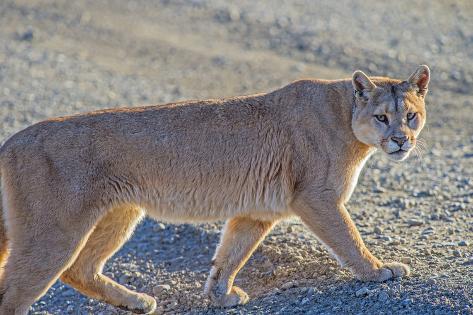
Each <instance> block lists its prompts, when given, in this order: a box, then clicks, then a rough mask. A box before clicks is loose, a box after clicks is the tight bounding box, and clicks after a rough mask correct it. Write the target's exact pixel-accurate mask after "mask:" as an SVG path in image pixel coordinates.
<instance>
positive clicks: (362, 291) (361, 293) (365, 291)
mask: <svg viewBox="0 0 473 315" xmlns="http://www.w3.org/2000/svg"><path fill="white" fill-rule="evenodd" d="M369 292H370V290H369V289H368V288H367V287H363V288H361V289H359V290H358V291H356V292H355V296H356V297H361V296H365V295H368V293H369Z"/></svg>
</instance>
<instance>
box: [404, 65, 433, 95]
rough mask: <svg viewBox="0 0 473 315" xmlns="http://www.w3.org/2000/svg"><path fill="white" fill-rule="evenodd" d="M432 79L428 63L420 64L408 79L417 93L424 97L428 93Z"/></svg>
mask: <svg viewBox="0 0 473 315" xmlns="http://www.w3.org/2000/svg"><path fill="white" fill-rule="evenodd" d="M429 81H430V69H429V67H427V66H426V65H420V66H419V67H417V69H416V71H414V73H413V74H411V76H410V77H409V79H407V82H409V83H410V84H411V85H412V86H413V87H414V89H416V91H417V93H418V94H419V95H420V96H422V97H424V96H425V94H427V90H428V85H429Z"/></svg>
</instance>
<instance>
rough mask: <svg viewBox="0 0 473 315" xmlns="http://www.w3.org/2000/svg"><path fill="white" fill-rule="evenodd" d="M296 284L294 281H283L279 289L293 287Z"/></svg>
mask: <svg viewBox="0 0 473 315" xmlns="http://www.w3.org/2000/svg"><path fill="white" fill-rule="evenodd" d="M296 285H297V283H296V282H295V281H289V282H286V283H284V284H283V285H282V286H281V289H283V290H287V289H290V288H294V287H295V286H296Z"/></svg>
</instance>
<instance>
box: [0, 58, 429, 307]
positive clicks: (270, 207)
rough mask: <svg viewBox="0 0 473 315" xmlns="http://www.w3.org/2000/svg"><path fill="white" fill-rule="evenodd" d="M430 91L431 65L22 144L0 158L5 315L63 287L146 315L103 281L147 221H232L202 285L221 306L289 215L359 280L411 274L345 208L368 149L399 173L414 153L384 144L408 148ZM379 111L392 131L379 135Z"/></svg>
mask: <svg viewBox="0 0 473 315" xmlns="http://www.w3.org/2000/svg"><path fill="white" fill-rule="evenodd" d="M428 78H429V72H428V68H427V67H426V66H421V67H420V68H419V69H418V70H417V71H416V72H415V73H414V74H413V75H412V76H411V78H410V79H409V80H408V81H406V82H400V81H398V80H393V79H388V78H373V79H372V80H370V79H369V78H368V77H366V75H364V74H363V73H362V72H359V71H358V72H355V74H354V76H353V79H352V80H351V81H350V80H338V81H323V80H301V81H297V82H294V83H292V84H290V85H288V86H286V87H283V88H281V89H279V90H277V91H274V92H271V93H268V94H258V95H251V96H244V97H236V98H231V99H222V100H207V101H193V102H182V103H176V104H168V105H163V106H149V107H140V108H128V109H112V110H105V111H98V112H93V113H89V114H84V115H77V116H71V117H63V118H57V119H51V120H48V121H44V122H41V123H38V124H36V125H33V126H31V127H29V128H27V129H25V130H23V131H21V132H19V133H17V134H16V135H14V136H13V137H11V138H10V139H9V140H8V141H7V142H6V143H5V145H4V146H3V147H2V148H1V150H0V172H1V176H2V177H1V182H2V190H3V211H2V212H3V219H4V222H3V224H1V227H0V248H1V252H0V258H1V259H2V261H0V264H4V263H5V260H6V259H7V256H8V260H6V265H5V267H4V270H3V272H2V274H1V282H0V294H1V295H2V296H3V299H2V302H1V305H0V313H1V314H26V313H27V311H28V308H29V307H30V305H31V304H32V303H34V301H35V300H37V299H38V298H39V297H41V295H43V294H44V293H45V292H46V290H47V289H48V288H49V287H50V285H51V284H52V283H54V281H56V280H57V279H58V278H61V279H62V280H63V281H64V282H65V283H67V284H69V285H71V286H73V287H75V288H76V289H77V290H79V291H80V292H82V293H84V294H86V295H88V296H90V297H93V298H97V299H101V300H103V301H106V302H108V303H110V304H113V305H115V306H117V307H121V308H125V309H129V310H133V311H135V312H141V313H148V312H152V311H153V310H154V309H155V307H156V302H155V300H154V299H153V298H152V297H149V296H147V295H145V294H140V293H135V292H132V291H130V290H128V289H126V288H124V287H123V286H121V285H119V284H117V283H116V282H114V281H113V280H111V279H109V278H107V277H106V276H104V275H103V274H102V268H103V265H104V264H105V262H106V260H107V259H108V258H109V257H111V255H113V253H115V252H116V251H117V250H118V249H119V248H120V246H121V245H122V244H123V243H124V242H125V241H126V240H127V239H128V237H129V236H130V234H131V233H132V231H133V229H134V227H135V225H136V223H137V222H138V221H139V220H140V219H141V218H142V217H143V215H144V214H145V213H146V214H147V215H149V216H151V217H154V218H156V219H159V220H165V221H171V222H200V221H211V220H222V219H227V220H228V221H227V224H226V226H225V228H224V230H223V233H222V239H221V243H220V245H219V246H218V248H217V251H216V254H215V258H214V263H213V267H212V270H211V273H210V276H209V280H208V281H207V285H206V292H207V294H208V295H209V297H210V298H211V299H212V300H213V301H214V302H215V303H216V304H218V305H222V306H233V305H237V304H242V303H246V301H247V300H248V296H247V295H246V293H245V292H243V291H242V290H241V289H239V288H237V287H235V286H233V279H234V278H235V276H236V274H237V272H238V271H239V269H240V268H241V267H242V266H243V265H244V263H245V262H246V260H247V259H248V258H249V256H250V255H251V253H252V252H253V251H254V249H255V248H256V247H257V246H258V244H259V242H260V241H261V240H262V239H263V238H264V236H265V235H266V234H267V233H268V232H269V231H270V229H271V228H272V227H273V226H274V224H275V223H276V222H277V221H278V220H281V219H284V218H286V217H288V216H292V215H297V216H299V217H301V218H302V220H303V221H304V222H305V223H306V224H307V225H308V226H309V227H310V228H311V229H312V231H313V232H314V233H315V234H316V235H317V237H318V238H319V239H320V240H321V241H322V242H323V243H324V244H326V245H327V246H328V248H329V249H330V250H331V251H332V252H333V253H334V255H335V256H336V257H337V259H338V260H339V261H340V263H341V264H342V265H345V266H347V267H349V268H351V270H353V272H354V273H355V275H356V276H357V277H359V278H360V279H364V280H375V281H383V280H386V279H389V278H391V277H396V276H402V275H406V274H408V273H409V270H408V268H407V266H405V265H402V264H400V263H391V264H386V263H383V262H381V261H380V260H378V259H376V258H375V257H374V256H373V255H372V254H371V253H370V252H369V251H368V249H367V248H366V247H365V245H364V243H363V241H362V240H361V238H360V235H359V233H358V231H357V230H356V227H355V226H354V224H353V222H352V221H351V219H350V216H349V214H348V212H347V210H346V209H345V207H344V204H345V203H346V202H347V201H348V199H349V198H350V195H351V193H352V191H353V189H354V188H355V186H356V182H357V179H358V175H359V173H360V170H361V168H362V167H363V164H364V163H365V162H366V160H367V158H368V157H369V156H370V155H371V154H372V153H373V152H374V151H375V150H376V148H380V149H382V150H385V151H386V152H387V153H389V155H390V156H391V157H392V158H394V159H397V160H399V159H403V158H405V156H407V154H408V153H409V152H408V151H406V152H404V151H399V152H393V149H392V148H393V143H390V142H389V141H391V142H392V141H394V140H396V139H397V138H396V139H394V140H393V137H398V138H399V137H401V136H402V135H408V142H409V143H406V144H402V145H405V147H406V148H407V149H409V150H410V149H412V147H413V146H414V145H415V137H416V136H417V135H418V134H419V132H420V129H422V126H423V125H424V122H425V108H424V96H425V92H426V90H427V83H428ZM392 86H394V87H395V88H392ZM354 92H355V93H354ZM399 104H402V105H399ZM375 111H376V114H377V115H380V113H381V112H382V113H385V114H386V115H387V116H389V119H390V123H389V124H386V126H384V125H380V123H379V121H376V120H375V119H374V118H373V117H374V116H373V114H374V112H375ZM408 112H416V113H417V116H416V118H415V122H414V121H412V120H410V121H409V122H407V121H406V119H405V116H406V114H407V113H408ZM391 122H392V123H391ZM396 141H399V140H396ZM5 228H6V233H5V231H4V230H5ZM7 239H8V241H7ZM7 243H8V248H7V246H6V244H7ZM8 251H9V255H8Z"/></svg>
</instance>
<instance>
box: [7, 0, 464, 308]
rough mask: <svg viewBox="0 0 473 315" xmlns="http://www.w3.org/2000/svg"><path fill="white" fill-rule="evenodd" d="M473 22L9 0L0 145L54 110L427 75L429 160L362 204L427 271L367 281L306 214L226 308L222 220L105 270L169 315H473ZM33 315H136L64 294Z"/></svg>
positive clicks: (178, 229) (152, 229)
mask: <svg viewBox="0 0 473 315" xmlns="http://www.w3.org/2000/svg"><path fill="white" fill-rule="evenodd" d="M472 16H473V2H470V1H449V0H448V1H427V0H420V1H415V2H413V1H406V0H402V1H392V2H391V3H387V2H381V1H374V0H368V1H363V2H361V1H360V2H358V1H348V0H338V1H329V0H323V1H310V0H299V1H293V0H291V1H288V0H286V1H283V0H273V1H251V0H242V1H238V2H235V3H233V4H231V3H230V1H224V0H188V1H184V0H176V1H172V0H161V1H158V0H156V1H146V0H135V1H132V0H130V1H127V0H95V1H94V0H81V1H66V0H64V1H51V0H40V1H37V0H18V1H12V0H2V1H0V141H2V142H3V141H5V140H6V139H7V138H8V137H9V136H10V135H12V134H13V133H15V132H17V131H19V130H21V129H22V128H24V127H26V126H28V125H30V124H32V123H34V122H38V121H40V120H42V119H45V118H47V117H52V116H60V115H65V114H72V113H79V112H86V111H89V110H93V109H98V108H107V107H117V106H125V105H126V106H136V105H144V104H157V103H165V102H170V101H176V100H184V99H196V98H199V99H200V98H211V97H225V96H234V95H242V94H251V93H255V92H263V91H270V90H272V89H276V88H278V87H280V86H283V85H285V84H287V83H289V82H291V81H293V80H295V79H298V78H304V77H317V78H326V79H331V78H342V77H349V76H350V75H351V73H352V72H353V71H354V70H356V69H362V70H363V71H365V72H366V73H369V74H372V75H389V76H394V77H397V78H401V79H405V78H407V76H408V75H409V74H410V73H411V72H412V71H413V70H414V69H415V66H416V65H418V64H421V63H426V64H428V65H429V66H430V67H431V70H432V83H431V86H430V91H429V95H428V97H427V107H428V109H427V110H428V114H429V117H428V125H427V127H426V128H425V129H424V131H423V140H424V142H425V146H424V147H423V154H421V155H419V156H412V157H411V158H410V159H409V160H407V161H406V162H404V163H393V162H390V161H388V160H387V159H386V158H384V157H383V156H382V155H381V154H378V155H375V156H374V157H373V158H372V159H371V160H370V161H369V163H368V166H367V167H366V168H365V170H364V171H363V173H362V175H361V178H360V182H359V185H358V187H357V188H356V191H355V193H354V195H353V196H352V199H351V201H350V203H349V204H348V205H347V207H348V209H349V211H350V213H351V215H352V217H353V219H354V220H355V222H356V224H357V226H358V227H359V229H360V231H361V233H362V235H363V238H364V239H365V241H366V243H367V244H368V246H369V248H370V249H371V250H372V251H373V252H374V253H375V254H376V255H377V256H378V257H380V258H382V259H384V260H387V261H389V260H401V261H403V262H405V263H408V264H409V265H410V266H411V268H412V276H411V277H409V278H405V279H398V280H393V281H388V282H385V283H362V282H359V281H357V280H355V279H354V278H353V276H352V275H351V274H350V273H349V272H348V271H347V270H343V269H340V268H339V267H338V266H337V263H336V262H335V260H334V259H333V258H332V257H331V256H330V255H329V254H328V252H327V251H326V250H325V249H324V248H323V246H322V245H321V244H320V243H319V242H318V241H317V240H316V239H315V237H313V236H312V235H311V233H310V232H309V231H308V230H307V229H306V228H305V227H304V226H303V225H302V224H301V223H300V222H299V221H298V220H292V221H289V222H285V223H282V224H280V225H279V226H278V227H277V228H276V229H275V230H274V231H273V232H272V233H271V234H270V235H269V236H268V237H267V239H266V240H265V241H264V243H263V244H262V246H260V247H259V249H258V250H257V251H256V253H255V254H254V255H253V257H252V258H251V260H250V261H249V262H248V264H247V265H246V266H245V267H244V269H243V270H242V271H241V273H240V275H239V276H238V278H237V281H236V282H237V284H238V285H239V286H241V287H242V288H243V289H245V290H246V291H247V292H248V293H249V294H250V296H251V301H250V302H249V303H248V304H247V305H245V306H241V307H237V308H233V309H226V310H225V309H219V308H216V307H213V306H211V305H210V304H209V302H208V300H207V299H206V298H205V297H204V296H203V294H202V291H203V284H204V282H205V278H206V276H207V273H208V271H209V268H210V260H211V257H212V254H213V250H214V249H215V246H216V243H217V241H218V237H219V229H220V227H221V223H215V224H206V225H171V224H167V223H165V222H155V221H151V220H146V221H144V222H143V223H142V224H141V225H140V226H139V228H138V229H137V231H136V232H135V234H134V236H133V238H132V239H131V240H130V241H129V242H128V243H127V244H126V245H125V246H124V248H123V249H122V250H120V251H119V252H118V253H117V254H116V255H115V256H114V257H113V259H111V260H110V262H109V263H108V264H107V266H106V268H105V269H106V274H107V275H109V276H111V277H112V278H114V279H117V280H118V281H119V282H120V283H123V284H125V285H127V286H128V287H129V288H132V289H136V290H139V291H142V292H146V293H148V294H152V295H154V296H156V298H157V301H158V305H159V307H158V314H161V313H166V314H345V313H349V314H398V313H402V314H473V207H472V204H473V98H472V96H473V19H472ZM118 153H119V149H117V154H118ZM46 246H47V244H45V247H46ZM167 285H169V286H167ZM31 314H126V312H124V311H119V310H117V309H115V308H113V307H110V306H108V305H106V304H104V303H101V302H98V301H96V300H92V299H88V298H86V297H84V296H82V295H80V294H79V293H77V292H76V291H74V290H73V289H71V288H69V287H67V286H65V285H63V284H62V283H60V282H58V283H56V284H55V285H54V286H53V287H52V288H51V289H50V290H49V291H48V292H47V294H46V295H45V296H44V297H43V298H42V299H41V300H40V301H39V302H37V303H36V304H35V305H34V306H33V307H32V309H31Z"/></svg>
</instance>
